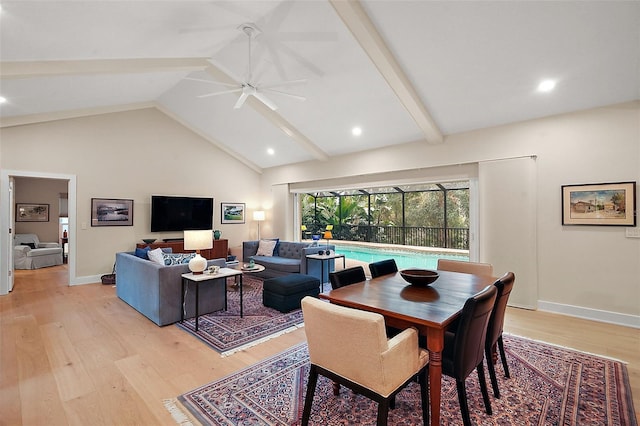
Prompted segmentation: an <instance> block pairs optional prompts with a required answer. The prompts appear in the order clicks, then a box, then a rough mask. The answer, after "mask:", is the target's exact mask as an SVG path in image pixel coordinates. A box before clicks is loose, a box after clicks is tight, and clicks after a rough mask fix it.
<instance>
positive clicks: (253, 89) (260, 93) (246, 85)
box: [185, 23, 306, 111]
mask: <svg viewBox="0 0 640 426" xmlns="http://www.w3.org/2000/svg"><path fill="white" fill-rule="evenodd" d="M238 29H239V30H240V31H242V32H244V33H245V34H246V35H247V38H248V41H249V43H248V45H249V46H248V53H249V55H248V56H249V61H248V67H247V76H246V78H245V80H244V81H242V82H238V83H237V84H229V83H223V82H220V81H211V80H204V79H199V78H192V77H185V79H186V80H193V81H200V82H204V83H211V84H219V85H222V86H228V87H233V89H229V90H222V91H218V92H213V93H207V94H204V95H199V96H198V98H208V97H211V96H218V95H224V94H227V93H240V97H239V98H238V100H237V101H236V103H235V105H234V108H235V109H238V108H240V107H242V105H244V103H245V101H246V100H247V98H248V97H249V96H253V97H254V98H256V99H258V100H259V101H260V102H262V103H263V104H265V105H266V106H267V107H269V108H271V109H272V110H274V111H275V110H276V109H278V106H277V105H276V104H275V103H274V102H273V101H272V100H271V99H269V98H268V97H267V96H266V95H265V93H276V94H278V95H283V96H288V97H290V98H293V99H297V100H300V101H304V100H306V98H305V97H304V96H300V95H294V94H292V93H286V92H283V91H280V90H275V88H276V87H281V86H289V85H294V84H302V83H306V80H290V81H283V82H280V83H274V84H267V85H261V84H258V83H257V82H255V81H253V75H252V68H251V40H252V39H253V38H255V37H257V36H258V35H259V34H260V30H259V29H258V27H256V26H255V24H251V23H246V24H242V25H240V26H239V27H238Z"/></svg>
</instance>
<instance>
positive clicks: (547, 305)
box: [538, 300, 640, 328]
mask: <svg viewBox="0 0 640 426" xmlns="http://www.w3.org/2000/svg"><path fill="white" fill-rule="evenodd" d="M538 309H539V310H541V311H546V312H553V313H556V314H563V315H569V316H572V317H578V318H584V319H588V320H592V321H599V322H606V323H609V324H617V325H624V326H626V327H633V328H640V316H637V315H629V314H621V313H618V312H610V311H602V310H599V309H591V308H584V307H581V306H572V305H564V304H562V303H555V302H545V301H543V300H539V301H538Z"/></svg>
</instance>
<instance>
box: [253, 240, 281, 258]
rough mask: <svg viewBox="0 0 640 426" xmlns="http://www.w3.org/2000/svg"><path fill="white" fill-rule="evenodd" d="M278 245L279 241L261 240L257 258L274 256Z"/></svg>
mask: <svg viewBox="0 0 640 426" xmlns="http://www.w3.org/2000/svg"><path fill="white" fill-rule="evenodd" d="M276 244H278V241H277V240H275V241H274V240H260V244H259V245H258V251H257V252H256V256H269V257H270V256H273V249H275V248H276Z"/></svg>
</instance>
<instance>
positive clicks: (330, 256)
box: [305, 253, 347, 292]
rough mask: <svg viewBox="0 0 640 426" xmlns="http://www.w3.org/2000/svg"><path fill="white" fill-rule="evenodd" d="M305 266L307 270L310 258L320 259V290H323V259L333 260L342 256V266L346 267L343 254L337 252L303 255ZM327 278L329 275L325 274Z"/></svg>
mask: <svg viewBox="0 0 640 426" xmlns="http://www.w3.org/2000/svg"><path fill="white" fill-rule="evenodd" d="M305 258H306V259H305V267H306V269H307V271H308V270H309V259H311V260H319V261H320V292H322V290H323V288H322V287H323V285H324V262H325V261H329V260H334V259H340V258H342V268H346V267H347V260H346V258H345V257H344V254H338V253H334V254H308V255H306V256H305ZM327 278H329V276H327Z"/></svg>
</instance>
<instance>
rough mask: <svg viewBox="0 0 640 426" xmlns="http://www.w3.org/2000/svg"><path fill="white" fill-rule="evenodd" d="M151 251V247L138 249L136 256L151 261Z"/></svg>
mask: <svg viewBox="0 0 640 426" xmlns="http://www.w3.org/2000/svg"><path fill="white" fill-rule="evenodd" d="M150 250H151V247H148V246H147V247H145V248H139V247H136V253H135V254H136V256H137V257H139V258H140V259H147V260H149V251H150Z"/></svg>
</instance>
